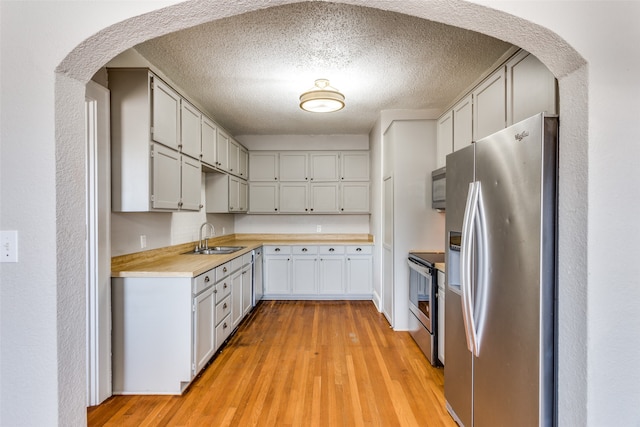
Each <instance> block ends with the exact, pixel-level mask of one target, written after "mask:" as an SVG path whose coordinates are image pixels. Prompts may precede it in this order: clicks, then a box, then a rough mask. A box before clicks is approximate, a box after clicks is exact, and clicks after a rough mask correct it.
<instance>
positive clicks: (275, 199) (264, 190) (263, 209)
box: [249, 182, 280, 214]
mask: <svg viewBox="0 0 640 427" xmlns="http://www.w3.org/2000/svg"><path fill="white" fill-rule="evenodd" d="M279 194H280V192H279V186H278V184H277V183H266V182H265V183H261V182H258V183H254V182H251V183H250V184H249V211H250V212H251V213H271V214H273V213H278V207H279V205H280V203H279V200H280V196H279Z"/></svg>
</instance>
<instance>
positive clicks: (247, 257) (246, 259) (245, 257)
mask: <svg viewBox="0 0 640 427" xmlns="http://www.w3.org/2000/svg"><path fill="white" fill-rule="evenodd" d="M251 258H252V256H251V252H247V253H246V254H244V255H242V265H243V266H245V265H247V264H251Z"/></svg>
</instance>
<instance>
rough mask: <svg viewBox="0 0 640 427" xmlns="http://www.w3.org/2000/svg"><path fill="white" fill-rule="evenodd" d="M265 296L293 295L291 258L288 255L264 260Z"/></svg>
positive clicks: (268, 257)
mask: <svg viewBox="0 0 640 427" xmlns="http://www.w3.org/2000/svg"><path fill="white" fill-rule="evenodd" d="M264 293H265V295H268V294H272V295H286V294H290V293H291V257H290V256H288V255H280V256H267V254H266V251H265V258H264Z"/></svg>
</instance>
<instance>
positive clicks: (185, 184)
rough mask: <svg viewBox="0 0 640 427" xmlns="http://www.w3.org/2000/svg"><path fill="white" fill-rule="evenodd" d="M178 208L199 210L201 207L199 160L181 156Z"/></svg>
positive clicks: (200, 170) (200, 169) (200, 167)
mask: <svg viewBox="0 0 640 427" xmlns="http://www.w3.org/2000/svg"><path fill="white" fill-rule="evenodd" d="M180 186H181V189H180V192H181V196H182V198H181V201H180V209H182V210H190V211H199V210H200V208H201V207H202V200H201V197H202V191H201V189H202V166H201V164H200V160H195V159H192V158H191V157H187V156H181V181H180Z"/></svg>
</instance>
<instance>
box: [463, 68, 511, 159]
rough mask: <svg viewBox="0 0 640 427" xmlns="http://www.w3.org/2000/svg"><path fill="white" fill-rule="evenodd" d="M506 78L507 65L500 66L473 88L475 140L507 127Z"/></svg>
mask: <svg viewBox="0 0 640 427" xmlns="http://www.w3.org/2000/svg"><path fill="white" fill-rule="evenodd" d="M505 80H506V73H505V67H500V68H498V69H497V70H496V71H495V72H494V73H493V74H491V75H490V76H489V77H487V78H486V79H485V80H484V81H483V82H482V83H480V85H478V87H477V88H475V89H474V90H473V92H472V95H473V140H474V141H477V140H480V139H482V138H484V137H485V136H489V135H491V134H492V133H495V132H497V131H499V130H501V129H504V128H505V127H506V123H507V105H506V100H507V95H506V83H505ZM454 126H455V119H454ZM454 138H455V128H454ZM454 148H455V147H454Z"/></svg>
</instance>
